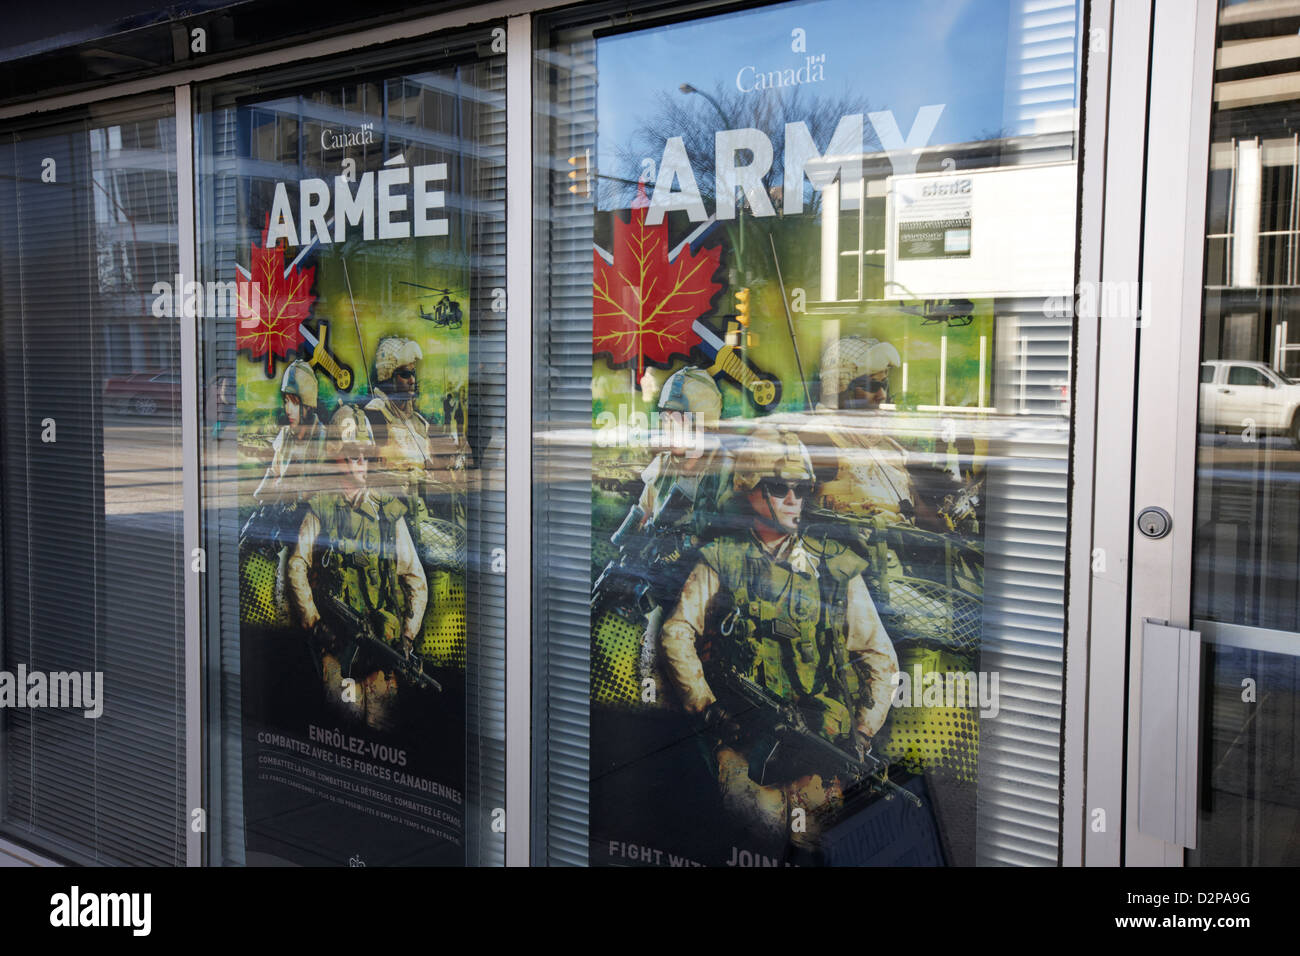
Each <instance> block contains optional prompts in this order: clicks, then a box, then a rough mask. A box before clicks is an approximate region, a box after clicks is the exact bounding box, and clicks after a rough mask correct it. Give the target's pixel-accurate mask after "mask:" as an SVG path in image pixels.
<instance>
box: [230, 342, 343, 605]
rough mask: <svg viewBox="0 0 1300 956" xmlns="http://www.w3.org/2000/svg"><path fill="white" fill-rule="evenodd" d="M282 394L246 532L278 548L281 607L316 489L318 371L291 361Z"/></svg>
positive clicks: (320, 448)
mask: <svg viewBox="0 0 1300 956" xmlns="http://www.w3.org/2000/svg"><path fill="white" fill-rule="evenodd" d="M280 397H281V401H282V402H283V409H284V417H285V418H286V419H287V420H288V424H286V425H285V426H283V427H282V428H281V429H280V431H279V432H278V433H277V434H276V436H275V439H274V440H273V441H272V442H271V463H270V464H269V465H267V467H266V474H265V475H263V476H262V481H261V483H260V484H258V486H257V490H256V491H254V492H253V498H254V500H255V501H256V502H257V503H258V505H259V506H260V507H259V511H258V512H257V513H256V514H255V515H254V520H252V521H250V522H249V525H248V526H246V528H245V534H246V535H254V536H257V537H259V538H260V539H261V540H259V541H255V542H254V541H250V542H248V543H249V544H256V545H267V544H269V545H270V546H271V547H272V548H274V549H276V550H277V551H278V556H277V557H278V568H277V572H276V579H275V598H276V603H277V605H278V606H280V607H284V601H285V584H286V581H285V574H286V571H287V567H286V563H287V561H288V556H289V550H290V548H291V547H292V541H293V534H294V533H295V532H296V531H297V529H298V524H299V522H300V521H301V520H302V513H303V511H304V510H305V508H306V504H305V503H306V500H307V498H308V497H309V496H310V495H311V494H312V493H313V492H315V491H316V490H317V489H318V485H319V481H320V472H321V467H322V465H321V463H322V460H323V458H324V445H325V429H324V427H323V426H322V425H321V423H320V418H319V417H318V414H317V408H316V399H317V387H316V373H315V372H313V371H312V368H311V366H310V365H308V364H307V363H306V362H303V361H301V360H299V361H296V362H293V363H291V364H290V365H289V367H288V368H286V369H285V370H284V375H283V376H282V377H281V379H280Z"/></svg>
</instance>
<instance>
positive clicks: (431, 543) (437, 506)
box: [365, 336, 464, 567]
mask: <svg viewBox="0 0 1300 956" xmlns="http://www.w3.org/2000/svg"><path fill="white" fill-rule="evenodd" d="M423 357H424V353H423V352H422V351H421V350H420V346H419V344H418V343H416V342H414V341H413V340H411V339H407V338H401V337H399V336H386V337H385V338H382V339H380V340H379V346H378V348H376V350H375V378H374V381H375V386H376V392H375V395H374V397H373V398H371V400H370V401H369V402H367V403H366V406H365V414H366V418H367V419H369V421H370V425H371V428H372V429H373V431H374V435H375V443H376V446H377V459H376V462H375V464H376V470H377V471H378V472H379V473H378V474H377V475H375V476H373V477H372V482H373V484H374V485H375V486H376V487H377V488H381V489H382V490H384V491H386V492H388V493H389V494H392V495H394V496H396V497H399V498H401V499H402V500H403V502H405V504H406V507H407V510H408V512H409V519H408V520H410V521H411V527H412V530H413V533H414V535H415V539H416V545H417V547H418V548H419V551H420V555H421V559H422V560H424V561H425V563H426V564H428V565H429V566H430V567H450V566H453V565H455V564H457V563H458V562H459V558H458V556H455V555H451V554H447V553H445V552H446V551H447V547H446V546H445V541H446V539H447V534H446V529H445V528H442V526H441V525H438V524H437V521H443V522H448V521H449V522H453V523H455V524H457V525H459V526H461V527H463V526H464V503H463V501H462V500H461V494H460V491H459V483H456V484H453V483H452V482H451V478H452V476H453V475H454V474H455V472H453V471H450V470H448V469H445V468H443V469H439V467H438V466H439V463H442V464H447V463H454V461H455V456H454V455H452V454H441V455H436V454H435V448H434V443H433V440H432V438H431V437H430V425H429V420H428V419H427V418H425V417H424V416H423V415H421V414H420V412H419V410H418V409H417V408H416V401H415V400H416V397H417V396H418V395H419V392H420V388H419V381H418V377H417V368H416V366H417V363H418V362H419V361H420V360H421V359H422V358H423ZM435 519H436V520H435ZM431 521H432V522H433V523H431Z"/></svg>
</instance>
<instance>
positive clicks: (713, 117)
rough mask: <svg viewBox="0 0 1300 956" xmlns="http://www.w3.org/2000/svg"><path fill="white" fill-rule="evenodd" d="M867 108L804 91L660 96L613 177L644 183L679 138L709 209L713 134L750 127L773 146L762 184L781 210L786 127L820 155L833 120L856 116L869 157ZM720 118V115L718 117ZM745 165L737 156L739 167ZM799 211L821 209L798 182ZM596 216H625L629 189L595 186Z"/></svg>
mask: <svg viewBox="0 0 1300 956" xmlns="http://www.w3.org/2000/svg"><path fill="white" fill-rule="evenodd" d="M868 109H869V107H868V105H867V101H866V98H865V97H862V96H859V95H857V94H854V93H843V94H841V95H840V96H838V97H834V98H830V97H819V96H817V95H816V94H814V93H809V92H807V87H806V86H793V87H785V88H784V89H772V90H764V91H760V92H754V93H741V92H739V91H738V90H736V89H734V88H732V89H731V90H730V92H728V90H727V89H725V88H724V87H723V86H722V85H719V86H717V87H715V88H714V90H713V91H712V92H710V93H709V94H708V95H707V96H705V95H697V94H693V93H682V92H679V91H677V90H674V91H673V92H671V93H668V92H661V93H660V94H659V95H658V98H657V108H656V109H655V111H654V112H653V113H652V114H650V115H649V117H648V118H647V119H645V120H644V121H643V122H642V124H641V125H640V126H639V127H638V129H637V130H636V132H635V133H633V134H632V136H631V138H630V139H629V140H628V141H627V142H626V143H622V144H618V145H617V146H616V147H615V148H614V154H615V155H616V156H617V157H618V163H619V167H618V170H617V171H616V175H618V176H620V177H621V178H623V179H626V180H630V181H631V182H633V183H635V182H637V181H638V180H639V179H641V178H642V177H643V175H644V172H643V170H644V167H645V161H646V160H647V159H648V160H650V161H651V162H652V163H654V167H655V169H656V170H657V169H658V164H659V160H660V158H661V157H662V156H663V151H664V144H665V143H666V142H667V141H668V139H669V138H670V137H673V136H680V137H681V138H682V140H683V142H684V143H685V145H686V152H687V155H688V156H690V159H691V170H692V172H694V173H695V180H696V183H697V184H698V185H699V188H700V197H701V198H702V199H703V200H704V202H705V204H706V205H707V206H710V207H712V206H713V204H714V197H715V195H716V192H717V187H716V184H715V183H714V134H715V133H716V132H717V131H718V130H721V129H743V128H746V127H753V128H755V129H758V130H761V131H762V132H763V133H764V134H765V135H766V136H767V138H768V139H769V140H770V141H771V143H772V169H771V170H770V171H769V172H768V174H767V176H766V177H764V180H763V181H764V183H765V185H766V186H767V188H768V191H769V193H770V194H771V195H772V196H773V201H772V204H773V205H774V206H775V207H776V209H777V212H778V213H779V212H780V210H781V202H780V197H781V189H782V187H783V185H784V184H783V182H782V179H783V175H784V172H783V171H784V168H785V126H786V124H787V123H798V122H804V123H806V124H807V125H808V131H809V132H810V133H811V134H812V137H813V141H814V142H815V143H816V144H817V146H818V148H819V149H825V148H826V146H827V144H828V143H829V142H830V139H831V135H832V134H833V133H834V132H835V126H836V124H838V123H839V121H840V118H841V117H843V116H845V115H848V114H852V113H861V114H863V139H864V143H863V147H864V150H865V151H866V152H868V153H870V152H877V151H879V149H880V146H879V143H878V141H877V139H876V134H875V131H874V130H873V129H872V127H871V123H870V121H869V120H867V119H866V113H867V111H868ZM719 114H721V115H719ZM745 158H746V157H744V156H742V157H741V159H742V161H743V160H744V159H745ZM803 188H804V209H805V211H809V210H810V209H811V210H812V211H816V210H817V209H819V208H820V204H821V194H820V193H818V192H817V191H816V190H814V189H813V188H812V186H811V184H810V183H808V182H806V181H805V182H804V184H803ZM600 190H601V192H600V197H599V198H600V206H601V208H606V209H609V208H614V209H619V208H626V207H627V206H629V205H631V202H632V200H633V199H634V198H635V196H636V187H635V186H632V185H628V184H626V183H622V182H617V181H611V180H601V183H600Z"/></svg>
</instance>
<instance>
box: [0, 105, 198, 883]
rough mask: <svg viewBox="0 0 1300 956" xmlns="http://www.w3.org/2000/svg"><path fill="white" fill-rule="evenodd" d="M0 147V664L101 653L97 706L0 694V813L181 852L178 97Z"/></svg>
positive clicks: (96, 850) (143, 849)
mask: <svg viewBox="0 0 1300 956" xmlns="http://www.w3.org/2000/svg"><path fill="white" fill-rule="evenodd" d="M0 165H2V166H3V174H2V176H0V183H2V185H0V215H3V216H4V218H5V222H6V223H7V224H8V228H6V230H5V233H4V237H3V239H0V288H2V295H0V338H2V339H3V351H4V355H3V363H4V380H3V383H2V384H0V394H2V395H3V415H4V417H3V421H4V435H3V449H4V454H3V465H2V466H0V467H2V470H3V508H4V512H3V513H4V632H3V669H4V670H5V671H7V672H9V673H13V672H15V671H17V670H18V669H19V668H20V667H21V668H25V669H26V670H27V671H28V672H29V673H30V672H33V671H36V672H41V673H51V672H69V671H78V672H83V673H86V674H91V675H93V674H94V673H95V672H100V673H102V675H103V677H102V680H103V691H102V695H101V699H100V702H99V703H100V704H101V705H102V714H101V715H100V716H98V717H97V718H95V719H88V718H87V717H86V716H84V712H85V706H84V705H85V701H84V699H83V701H82V704H83V706H82V707H66V708H58V707H53V706H47V707H44V708H42V709H15V708H12V707H8V708H6V709H5V710H4V711H3V712H2V713H0V721H3V728H4V732H3V738H2V739H3V751H2V752H0V773H2V775H3V816H2V822H0V826H2V827H3V829H4V831H5V832H6V833H8V834H10V835H12V836H14V837H16V838H18V839H20V840H23V841H29V842H31V843H33V844H35V845H37V846H39V847H40V848H41V849H42V850H44V851H46V852H49V853H52V854H55V855H62V856H65V857H67V858H69V859H72V860H76V861H80V862H87V863H96V864H109V865H120V864H153V865H177V864H183V863H184V860H185V832H186V831H185V827H184V821H185V818H186V811H185V807H184V752H185V727H184V721H183V709H182V708H183V684H182V674H183V639H182V637H183V607H182V598H181V594H182V575H183V574H184V573H185V570H186V563H185V561H184V556H183V554H182V536H181V529H182V523H183V515H182V495H181V455H180V447H181V426H180V403H179V396H180V388H179V362H180V356H179V331H178V330H179V326H178V324H177V322H176V321H175V320H174V319H172V318H169V317H156V315H155V311H154V309H153V308H152V305H153V298H154V296H153V294H152V291H151V290H152V288H153V285H154V283H155V282H157V281H168V282H170V281H171V279H172V277H173V275H174V273H175V272H176V264H177V254H176V243H177V230H176V173H175V165H176V140H175V123H174V119H173V117H172V116H171V115H170V101H169V100H165V101H161V102H159V103H153V104H142V105H141V106H140V107H138V108H137V109H135V110H133V111H132V112H130V113H113V114H107V115H105V114H101V115H98V116H95V117H93V118H90V117H82V118H78V119H74V120H68V121H65V122H60V123H59V124H58V125H56V126H47V127H44V128H40V129H25V130H20V131H17V132H15V133H13V134H11V135H10V136H9V137H8V139H7V140H6V142H5V144H4V150H3V154H2V158H0ZM91 679H92V680H93V677H92V678H91ZM49 703H51V704H52V703H55V701H54V700H52V699H51V700H50V701H49Z"/></svg>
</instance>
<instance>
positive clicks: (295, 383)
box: [280, 359, 317, 409]
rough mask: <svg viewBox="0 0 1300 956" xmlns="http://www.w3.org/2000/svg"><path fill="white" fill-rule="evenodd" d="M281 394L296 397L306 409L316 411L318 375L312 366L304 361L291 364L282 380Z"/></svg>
mask: <svg viewBox="0 0 1300 956" xmlns="http://www.w3.org/2000/svg"><path fill="white" fill-rule="evenodd" d="M280 394H281V395H294V396H296V397H297V399H298V401H299V402H300V403H301V404H302V405H303V406H304V407H305V408H311V409H314V408H315V407H316V396H317V386H316V373H315V372H313V371H312V370H311V366H310V365H308V364H307V363H306V362H304V361H303V360H302V359H298V361H296V362H290V363H289V367H288V368H286V369H285V370H284V377H283V378H282V379H280Z"/></svg>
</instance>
